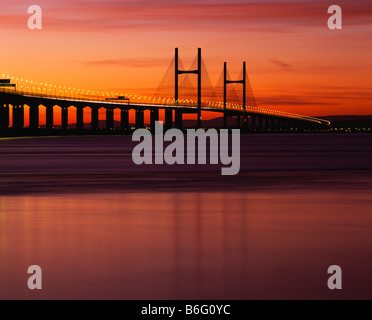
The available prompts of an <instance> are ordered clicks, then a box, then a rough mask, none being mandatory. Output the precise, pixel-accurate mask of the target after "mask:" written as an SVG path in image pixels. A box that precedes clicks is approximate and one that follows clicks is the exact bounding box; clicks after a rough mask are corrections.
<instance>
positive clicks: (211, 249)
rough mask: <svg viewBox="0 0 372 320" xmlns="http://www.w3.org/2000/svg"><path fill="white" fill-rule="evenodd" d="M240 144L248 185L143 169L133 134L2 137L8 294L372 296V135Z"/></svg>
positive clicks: (253, 138) (247, 139)
mask: <svg viewBox="0 0 372 320" xmlns="http://www.w3.org/2000/svg"><path fill="white" fill-rule="evenodd" d="M241 139H242V141H241V153H242V155H241V171H240V173H239V174H238V175H237V176H221V172H220V168H221V166H220V165H213V166H189V165H183V166H167V165H163V166H159V165H158V166H155V165H153V166H136V165H134V164H133V163H132V158H131V152H132V150H133V147H134V146H135V144H136V143H134V142H132V141H131V137H130V136H124V137H123V136H86V137H51V138H27V139H9V140H6V139H4V140H0V164H1V165H0V299H14V298H16V299H39V298H51V299H55V298H62V299H96V298H107V299H267V298H269V299H311V298H319V299H337V298H340V299H346V298H351V299H371V298H372V275H371V273H370V270H372V255H371V253H370V252H372V135H356V134H355V135H344V134H343V135H246V136H242V137H241ZM33 264H37V265H40V266H41V267H42V270H43V290H41V291H38V292H35V291H30V290H28V288H27V285H26V284H27V278H28V275H27V268H28V266H30V265H33ZM335 264H336V265H340V266H341V267H342V270H343V290H340V291H331V290H329V289H328V287H327V279H328V277H329V275H328V274H327V269H328V267H329V266H330V265H335Z"/></svg>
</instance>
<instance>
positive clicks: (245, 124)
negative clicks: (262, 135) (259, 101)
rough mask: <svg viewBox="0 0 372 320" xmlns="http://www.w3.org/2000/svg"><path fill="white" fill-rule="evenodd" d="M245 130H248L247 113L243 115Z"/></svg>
mask: <svg viewBox="0 0 372 320" xmlns="http://www.w3.org/2000/svg"><path fill="white" fill-rule="evenodd" d="M243 130H244V131H248V116H247V115H244V116H243Z"/></svg>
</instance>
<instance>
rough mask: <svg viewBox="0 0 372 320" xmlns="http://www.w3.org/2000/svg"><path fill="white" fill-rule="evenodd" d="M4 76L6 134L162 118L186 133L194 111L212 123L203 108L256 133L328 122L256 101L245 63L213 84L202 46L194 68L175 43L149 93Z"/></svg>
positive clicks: (77, 130)
mask: <svg viewBox="0 0 372 320" xmlns="http://www.w3.org/2000/svg"><path fill="white" fill-rule="evenodd" d="M2 77H3V79H0V135H1V136H7V135H43V134H89V133H99V134H102V133H104V134H106V133H123V134H124V133H129V132H132V131H133V130H135V129H139V128H148V129H153V128H154V126H155V122H156V121H160V120H161V121H163V122H164V127H165V129H169V128H172V127H175V128H178V129H181V130H182V129H185V119H184V117H185V116H186V115H189V116H190V115H194V117H195V118H196V119H195V121H194V122H193V123H194V127H197V128H203V127H210V125H209V124H208V123H207V125H206V124H205V123H206V122H205V121H203V116H202V115H204V114H205V113H215V114H218V115H219V116H220V119H221V121H220V124H217V125H216V123H214V126H219V127H221V128H240V129H242V130H243V131H244V132H252V133H254V132H257V133H259V132H303V131H319V130H323V129H325V128H326V126H328V125H329V124H330V123H329V122H328V121H326V120H322V119H318V118H313V117H307V116H302V115H297V114H293V113H287V112H283V111H278V110H272V109H268V108H264V107H259V106H257V104H256V101H255V98H254V95H253V91H252V88H251V85H250V81H249V78H248V74H247V71H246V62H243V70H242V72H241V76H240V77H239V78H238V79H235V80H232V79H231V77H230V75H229V73H228V70H227V63H226V62H224V66H223V73H222V75H221V77H220V79H219V81H218V83H217V85H216V86H213V85H212V83H211V81H210V79H209V76H208V72H207V71H206V67H205V64H204V62H203V59H202V54H201V49H200V48H199V49H198V54H197V58H196V59H195V61H194V63H193V65H192V66H191V68H190V69H188V70H186V69H185V68H184V67H183V65H182V62H181V59H180V58H179V53H178V48H175V55H174V59H173V60H172V62H171V64H170V66H169V67H168V70H167V72H166V73H165V75H164V77H163V80H162V81H161V83H160V85H159V87H158V88H157V90H156V92H155V93H154V94H152V95H146V96H145V95H138V94H137V95H133V94H129V93H120V92H115V93H113V92H104V91H99V90H83V89H76V88H70V87H64V86H57V85H52V84H46V83H39V82H34V81H29V80H24V79H21V78H15V77H11V76H9V75H8V76H6V75H4V74H3V75H2ZM193 78H194V79H193ZM195 80H196V81H195ZM102 119H103V120H102ZM189 122H190V121H189Z"/></svg>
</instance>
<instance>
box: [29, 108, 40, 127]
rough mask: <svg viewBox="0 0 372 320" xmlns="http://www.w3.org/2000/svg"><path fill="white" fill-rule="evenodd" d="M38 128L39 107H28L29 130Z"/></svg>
mask: <svg viewBox="0 0 372 320" xmlns="http://www.w3.org/2000/svg"><path fill="white" fill-rule="evenodd" d="M37 128H39V106H37V105H34V106H30V129H37Z"/></svg>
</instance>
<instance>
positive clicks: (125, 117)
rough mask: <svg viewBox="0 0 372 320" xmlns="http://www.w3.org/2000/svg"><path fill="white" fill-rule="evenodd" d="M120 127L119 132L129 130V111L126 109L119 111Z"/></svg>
mask: <svg viewBox="0 0 372 320" xmlns="http://www.w3.org/2000/svg"><path fill="white" fill-rule="evenodd" d="M120 125H121V130H123V131H128V130H129V110H127V109H121V110H120Z"/></svg>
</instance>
